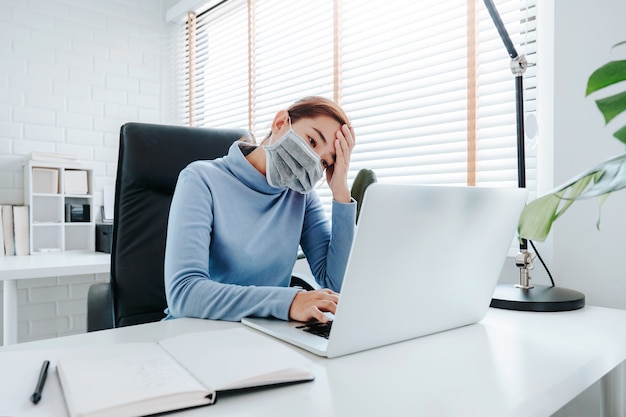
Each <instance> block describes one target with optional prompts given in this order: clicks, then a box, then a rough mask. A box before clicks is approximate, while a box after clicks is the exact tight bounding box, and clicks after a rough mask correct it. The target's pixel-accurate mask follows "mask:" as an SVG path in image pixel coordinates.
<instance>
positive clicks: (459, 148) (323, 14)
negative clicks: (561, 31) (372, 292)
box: [182, 0, 537, 211]
mask: <svg viewBox="0 0 626 417" xmlns="http://www.w3.org/2000/svg"><path fill="white" fill-rule="evenodd" d="M535 2H536V0H498V1H496V7H497V8H498V11H499V13H500V15H501V17H502V20H503V22H504V24H505V26H506V28H507V31H508V32H509V34H510V36H511V39H512V41H513V43H514V45H515V46H516V48H517V50H518V52H519V53H520V54H524V55H526V57H527V59H528V61H529V62H531V63H533V62H536V61H537V60H536V50H537V49H536V33H535V31H536V26H535V13H536V7H535ZM195 31H196V35H195V38H196V44H197V46H196V51H195V53H194V57H195V58H194V59H195V60H196V62H195V64H194V66H195V71H193V74H194V79H195V80H194V82H193V83H192V85H193V93H192V96H193V100H192V105H191V107H192V108H191V109H189V110H191V111H192V112H193V113H194V114H195V115H196V116H195V117H194V122H193V124H194V125H197V126H211V127H243V128H247V129H249V130H250V131H252V132H253V133H254V134H255V136H256V137H257V138H258V139H261V138H262V137H263V136H265V134H266V133H267V131H268V129H269V126H270V123H271V120H272V117H273V116H274V114H275V113H276V112H277V111H278V110H280V109H283V108H286V107H287V106H288V105H289V104H291V103H292V102H293V101H295V100H296V99H298V98H301V97H303V96H307V95H322V96H326V97H329V98H335V99H336V100H337V101H338V102H339V103H340V104H341V105H342V106H343V107H344V109H345V110H346V112H347V113H348V114H349V115H350V117H351V122H352V125H353V126H354V128H355V130H356V135H357V145H356V147H355V149H354V152H353V156H352V161H351V171H350V174H349V179H350V181H351V180H352V179H353V178H354V176H355V175H356V173H357V171H358V170H359V169H361V168H371V169H373V170H374V171H375V172H376V175H377V176H378V179H379V181H380V182H400V183H416V184H451V185H452V184H454V185H479V186H497V187H516V186H517V159H516V158H517V156H516V155H517V149H516V125H515V123H516V122H515V88H514V76H513V74H512V73H511V71H510V69H509V63H510V59H509V57H508V55H507V52H506V49H505V48H504V45H503V44H502V41H501V39H500V38H499V35H498V33H497V31H496V29H495V26H494V25H493V22H492V21H491V18H490V16H489V14H488V12H487V10H486V8H485V6H484V4H483V3H482V1H479V0H475V1H467V0H439V1H432V0H411V1H408V0H387V1H385V2H363V1H360V0H334V1H333V0H316V1H310V0H274V1H271V2H269V1H260V0H257V1H255V0H248V1H244V0H227V1H223V2H222V3H219V4H218V5H217V6H214V7H213V8H212V9H210V10H207V11H204V12H202V13H198V15H197V17H196V28H195ZM187 56H189V53H188V54H187ZM187 65H189V64H187ZM188 73H189V71H187V72H186V74H187V76H188ZM524 85H525V104H524V106H525V112H526V115H528V114H532V113H534V112H535V111H536V107H537V105H536V97H537V94H536V91H535V90H536V85H537V84H536V67H532V66H531V67H530V68H529V69H528V70H527V72H526V74H525V75H524ZM187 94H189V93H187ZM182 102H185V101H184V100H183V101H182ZM536 166H537V164H536V149H535V147H534V140H533V141H530V142H529V143H528V144H527V147H526V182H527V188H529V189H530V190H531V192H532V191H533V190H535V189H536ZM318 193H319V195H320V197H321V198H322V201H323V202H324V204H325V207H326V208H327V210H328V211H329V208H330V199H331V195H330V191H329V190H328V189H327V187H326V186H325V185H324V186H323V187H322V188H320V189H319V190H318Z"/></svg>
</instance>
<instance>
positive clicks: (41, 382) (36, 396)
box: [30, 361, 50, 404]
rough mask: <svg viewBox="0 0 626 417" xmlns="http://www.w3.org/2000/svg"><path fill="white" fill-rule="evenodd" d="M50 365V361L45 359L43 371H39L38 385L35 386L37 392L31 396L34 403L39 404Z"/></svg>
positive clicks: (42, 366)
mask: <svg viewBox="0 0 626 417" xmlns="http://www.w3.org/2000/svg"><path fill="white" fill-rule="evenodd" d="M48 366H50V361H43V365H41V372H39V380H38V381H37V386H36V387H35V392H33V395H31V396H30V400H31V401H32V402H33V404H37V403H38V402H39V400H41V392H42V391H43V386H44V384H45V383H46V377H47V376H48Z"/></svg>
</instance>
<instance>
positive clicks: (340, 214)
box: [301, 197, 356, 292]
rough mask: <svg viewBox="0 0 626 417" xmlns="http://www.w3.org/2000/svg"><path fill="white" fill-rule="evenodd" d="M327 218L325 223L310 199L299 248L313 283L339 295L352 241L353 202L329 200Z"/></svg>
mask: <svg viewBox="0 0 626 417" xmlns="http://www.w3.org/2000/svg"><path fill="white" fill-rule="evenodd" d="M331 219H332V221H331V222H330V224H329V222H328V220H327V219H326V215H325V213H324V210H323V207H322V205H321V203H320V201H319V199H318V198H317V197H315V198H313V199H312V200H311V202H310V203H309V207H307V212H306V215H305V220H304V228H303V231H302V240H301V246H302V250H303V251H304V253H305V255H306V258H307V261H308V263H309V266H310V268H311V272H312V273H313V276H314V277H315V280H316V281H317V283H318V284H320V285H321V286H322V287H324V288H330V289H331V290H333V291H337V292H339V291H340V290H341V284H342V283H343V277H344V274H345V272H346V266H347V263H348V257H349V255H350V249H351V247H352V240H353V239H354V232H355V224H356V201H354V200H352V201H351V202H350V203H340V202H337V201H334V200H333V202H332V217H331ZM329 229H330V230H329Z"/></svg>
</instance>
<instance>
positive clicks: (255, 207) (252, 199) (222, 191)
mask: <svg viewBox="0 0 626 417" xmlns="http://www.w3.org/2000/svg"><path fill="white" fill-rule="evenodd" d="M246 146H251V145H248V144H244V143H242V142H236V143H234V144H233V145H232V146H231V147H230V150H229V152H228V155H227V156H225V157H223V158H218V159H215V160H212V161H197V162H193V163H191V164H189V166H187V167H186V168H185V169H184V170H183V171H182V172H181V173H180V175H179V178H178V183H177V185H176V191H175V193H174V197H173V199H172V205H171V208H170V215H169V224H168V229H167V246H166V250H165V265H164V266H165V294H166V297H167V304H168V308H167V309H166V310H165V312H166V314H167V318H174V317H200V318H207V319H222V320H232V321H237V320H240V319H241V318H243V317H246V316H259V317H268V316H272V317H276V318H280V319H284V320H287V319H288V318H289V317H288V316H289V307H290V306H291V302H292V301H293V298H294V297H295V295H296V292H297V291H298V290H297V289H295V288H290V287H288V285H289V280H290V277H291V272H292V269H293V266H294V264H295V261H296V257H297V251H298V245H300V246H301V247H302V250H303V251H304V253H305V254H306V257H307V260H308V262H309V266H310V268H311V271H312V272H313V275H314V276H315V279H316V281H317V282H318V283H319V284H320V285H321V286H323V287H326V288H330V289H332V290H334V291H339V290H340V288H341V283H342V281H343V276H344V272H345V269H346V263H347V260H348V255H349V252H350V247H351V245H352V239H353V237H354V227H355V226H354V225H355V218H356V203H355V202H354V201H353V202H352V203H348V204H344V203H338V202H335V201H333V204H332V222H331V223H329V222H328V220H327V219H326V216H325V214H324V210H323V208H322V205H321V203H320V200H319V198H318V196H317V194H316V193H315V192H310V193H308V194H300V193H298V192H296V191H293V190H290V189H288V188H275V187H272V186H270V185H269V184H268V183H267V180H266V178H265V176H264V175H263V174H261V173H260V172H259V171H257V169H256V168H254V167H253V166H252V165H251V164H250V163H249V162H248V160H247V159H246V158H245V156H244V154H243V152H242V147H246ZM331 224H332V227H331Z"/></svg>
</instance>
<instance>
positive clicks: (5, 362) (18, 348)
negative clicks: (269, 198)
mask: <svg viewBox="0 0 626 417" xmlns="http://www.w3.org/2000/svg"><path fill="white" fill-rule="evenodd" d="M233 326H241V325H240V324H238V323H229V322H216V321H209V320H199V319H179V320H171V321H167V322H158V323H151V324H146V325H140V326H133V327H126V328H119V329H113V330H105V331H101V332H94V333H87V334H80V335H74V336H68V337H62V338H56V339H48V340H44V341H38V342H30V343H23V344H17V345H12V346H6V347H4V348H0V369H2V371H3V372H2V375H4V376H3V378H1V379H0V413H3V414H5V415H20V416H36V415H42V416H43V415H55V416H59V415H63V413H64V412H65V411H64V405H63V400H62V395H61V393H60V388H59V386H58V379H57V377H56V375H54V373H56V371H55V370H54V367H51V375H49V376H48V382H47V384H46V389H45V390H44V394H43V400H42V401H41V402H40V403H39V405H37V406H33V405H32V404H30V403H29V401H28V397H29V395H30V394H31V392H32V389H33V387H34V383H35V381H36V378H37V374H38V372H39V367H40V366H41V360H42V359H44V358H45V357H46V355H48V356H49V355H51V352H53V351H51V350H48V351H41V350H37V349H41V348H46V349H50V348H55V347H60V348H66V347H75V346H84V345H102V344H106V343H121V342H132V341H155V340H158V339H160V338H164V337H168V336H173V335H177V334H182V333H186V332H192V331H202V330H217V329H221V328H226V327H233ZM625 327H626V311H624V310H612V309H605V308H598V307H585V308H584V309H582V310H578V311H573V312H567V313H528V312H513V311H505V310H496V309H489V312H488V313H487V316H486V318H485V319H484V320H483V321H482V322H481V323H479V324H476V325H472V326H467V327H464V328H460V329H456V330H452V331H448V332H443V333H439V334H436V335H431V336H427V337H423V338H419V339H414V340H411V341H407V342H403V343H398V344H395V345H391V346H387V347H383V348H378V349H373V350H370V351H366V352H361V353H356V354H353V355H348V356H345V357H340V358H336V359H324V358H318V357H316V356H314V355H310V354H308V353H306V352H304V351H301V350H299V349H298V351H299V352H303V353H305V355H306V356H308V357H309V358H311V360H312V363H313V372H314V374H315V380H314V381H313V382H308V383H303V384H298V385H292V386H285V387H275V388H270V389H262V390H254V391H248V392H243V393H237V394H229V395H224V396H222V397H221V398H219V399H218V401H217V403H216V404H214V405H212V406H209V407H208V408H198V409H193V410H186V411H183V412H179V413H177V414H176V415H184V416H203V415H212V416H246V417H249V416H251V415H254V416H272V417H281V416H284V417H293V416H294V415H298V416H302V417H307V416H311V417H313V416H315V417H319V416H328V417H332V416H341V417H343V416H349V417H352V416H361V417H368V416H377V417H378V416H381V415H384V416H437V417H445V416H454V417H458V416H467V417H472V416H480V417H508V416H520V417H521V416H523V417H533V416H536V417H547V416H550V415H551V414H553V413H554V412H556V411H558V410H559V409H560V408H561V407H562V406H564V405H565V404H567V403H568V402H569V401H570V400H572V399H574V398H575V397H576V396H578V395H579V394H580V393H581V392H582V391H584V390H585V389H586V388H587V387H589V386H590V385H592V384H593V383H594V382H596V381H598V380H600V379H602V380H603V382H605V384H604V388H605V393H606V395H605V397H606V399H611V398H612V401H610V402H609V401H607V405H608V408H606V407H605V415H606V416H610V417H618V416H619V417H623V416H624V415H625V414H624V412H625V410H624V407H623V397H624V383H623V382H624V375H623V369H624V365H623V361H624V360H625V359H626V332H624V328H625ZM249 331H254V330H251V329H249ZM294 349H297V348H294ZM11 355H14V356H11ZM15 355H18V356H15ZM52 355H53V353H52ZM18 359H19V360H18ZM207 360H219V358H207ZM25 364H27V365H28V366H26V365H25ZM12 368H15V369H12ZM17 368H20V369H17ZM18 371H20V372H18ZM31 374H32V375H31ZM9 375H15V377H8V376H9ZM20 376H23V381H22V382H20V379H19V378H20ZM20 384H21V385H20ZM48 384H49V385H48ZM31 385H32V386H31ZM55 407H56V408H55Z"/></svg>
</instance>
